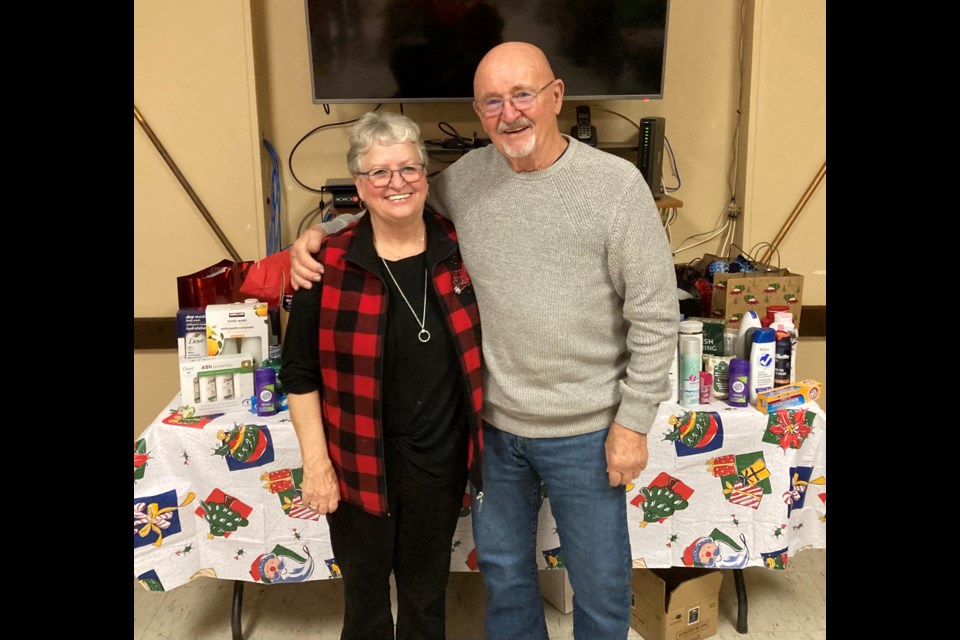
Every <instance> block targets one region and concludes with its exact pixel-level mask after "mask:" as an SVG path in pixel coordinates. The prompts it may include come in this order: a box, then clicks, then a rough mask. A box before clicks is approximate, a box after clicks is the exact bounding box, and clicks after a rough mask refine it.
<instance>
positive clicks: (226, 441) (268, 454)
mask: <svg viewBox="0 0 960 640" xmlns="http://www.w3.org/2000/svg"><path fill="white" fill-rule="evenodd" d="M272 440H273V439H272V438H271V437H270V430H269V429H268V428H267V427H265V426H261V425H257V424H236V425H234V426H233V429H231V430H230V431H223V430H222V429H221V430H220V431H218V432H217V441H218V444H217V446H216V447H214V450H213V455H216V456H223V457H224V459H225V460H226V461H227V468H228V469H229V470H230V471H239V470H241V469H252V468H253V467H262V466H263V465H265V464H270V463H271V462H273V458H274V455H273V442H272Z"/></svg>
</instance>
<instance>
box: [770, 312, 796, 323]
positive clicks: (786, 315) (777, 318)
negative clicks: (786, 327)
mask: <svg viewBox="0 0 960 640" xmlns="http://www.w3.org/2000/svg"><path fill="white" fill-rule="evenodd" d="M773 321H774V322H778V323H779V322H782V323H784V324H786V323H787V322H790V323H792V322H793V314H792V313H790V312H789V311H777V312H776V313H775V314H773Z"/></svg>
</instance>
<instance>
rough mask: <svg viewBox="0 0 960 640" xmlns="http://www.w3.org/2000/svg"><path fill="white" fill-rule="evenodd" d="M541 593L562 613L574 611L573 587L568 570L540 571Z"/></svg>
mask: <svg viewBox="0 0 960 640" xmlns="http://www.w3.org/2000/svg"><path fill="white" fill-rule="evenodd" d="M537 573H539V574H540V593H541V594H542V595H543V598H544V600H546V601H547V602H549V603H550V604H552V605H553V608H554V609H556V610H557V611H559V612H560V613H570V612H572V611H573V587H571V586H570V578H569V577H568V576H567V570H566V569H540V571H538V572H537Z"/></svg>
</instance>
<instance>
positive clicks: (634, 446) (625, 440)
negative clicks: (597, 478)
mask: <svg viewBox="0 0 960 640" xmlns="http://www.w3.org/2000/svg"><path fill="white" fill-rule="evenodd" d="M604 449H605V450H606V452H607V481H608V482H609V483H610V486H611V487H616V486H617V485H621V484H623V485H626V484H630V483H631V482H633V481H634V480H636V478H637V476H639V475H640V472H641V471H643V470H644V469H645V468H646V467H647V457H648V455H649V454H648V452H647V434H645V433H637V432H636V431H631V430H630V429H627V428H626V427H624V426H622V425H620V424H617V423H616V422H614V423H613V424H612V425H610V432H609V433H607V441H606V443H605V444H604Z"/></svg>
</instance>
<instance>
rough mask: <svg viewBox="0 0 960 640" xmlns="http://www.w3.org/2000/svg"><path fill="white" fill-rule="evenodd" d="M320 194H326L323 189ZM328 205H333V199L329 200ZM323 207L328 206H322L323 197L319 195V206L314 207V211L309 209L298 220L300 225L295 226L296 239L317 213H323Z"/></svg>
mask: <svg viewBox="0 0 960 640" xmlns="http://www.w3.org/2000/svg"><path fill="white" fill-rule="evenodd" d="M322 192H323V193H326V190H325V189H323V190H322ZM330 204H333V199H331V200H330ZM324 206H329V205H324V204H323V195H322V194H321V195H320V206H318V207H316V208H315V209H311V210H310V211H308V212H306V213H305V214H304V215H303V217H302V218H300V224H298V225H297V237H298V238H299V237H300V234H301V233H303V226H304V225H305V224H306V223H307V222H308V221H310V220H312V219H313V218H314V217H315V216H316V215H317V213H319V212H320V211H323V208H324Z"/></svg>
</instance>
